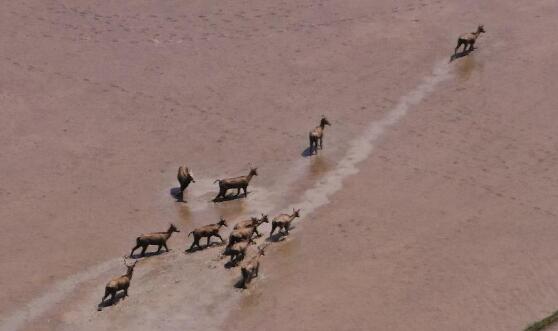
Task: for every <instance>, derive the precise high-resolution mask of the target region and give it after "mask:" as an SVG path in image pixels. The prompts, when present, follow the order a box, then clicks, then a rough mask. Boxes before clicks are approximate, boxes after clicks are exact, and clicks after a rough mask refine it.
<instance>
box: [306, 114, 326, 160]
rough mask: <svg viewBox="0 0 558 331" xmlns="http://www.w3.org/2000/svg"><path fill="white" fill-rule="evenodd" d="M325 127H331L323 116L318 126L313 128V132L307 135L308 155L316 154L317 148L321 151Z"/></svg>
mask: <svg viewBox="0 0 558 331" xmlns="http://www.w3.org/2000/svg"><path fill="white" fill-rule="evenodd" d="M326 125H329V126H331V123H330V122H329V121H328V120H327V118H326V117H325V116H322V119H321V120H320V125H318V126H317V127H315V128H314V130H312V131H310V133H309V134H308V138H309V140H310V154H314V151H316V154H318V146H319V148H320V149H323V148H324V146H323V140H324V130H325V127H326Z"/></svg>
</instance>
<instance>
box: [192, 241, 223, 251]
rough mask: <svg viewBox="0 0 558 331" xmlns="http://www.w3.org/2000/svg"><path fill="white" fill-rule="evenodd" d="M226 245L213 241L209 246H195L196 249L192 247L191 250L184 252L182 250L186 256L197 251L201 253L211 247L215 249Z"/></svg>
mask: <svg viewBox="0 0 558 331" xmlns="http://www.w3.org/2000/svg"><path fill="white" fill-rule="evenodd" d="M225 244H227V243H226V242H217V241H214V242H212V243H209V245H203V246H196V247H192V248H187V249H186V250H184V253H187V254H192V253H195V252H197V251H203V250H205V249H208V248H211V247H215V246H223V245H225Z"/></svg>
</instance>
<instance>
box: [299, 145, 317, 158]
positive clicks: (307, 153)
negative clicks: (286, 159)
mask: <svg viewBox="0 0 558 331" xmlns="http://www.w3.org/2000/svg"><path fill="white" fill-rule="evenodd" d="M312 155H314V149H313V148H312V147H306V149H305V150H303V151H302V153H300V156H302V157H310V156H312Z"/></svg>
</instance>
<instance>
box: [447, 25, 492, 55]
mask: <svg viewBox="0 0 558 331" xmlns="http://www.w3.org/2000/svg"><path fill="white" fill-rule="evenodd" d="M485 32H486V31H485V30H484V25H479V26H478V28H477V31H476V32H470V33H465V34H462V35H461V36H459V38H458V39H457V46H456V47H455V51H454V52H453V55H455V54H457V51H458V50H459V47H461V45H464V46H463V53H465V52H467V51H472V50H473V49H474V46H475V41H477V38H478V37H479V36H480V34H481V33H485ZM467 46H469V49H468V50H467Z"/></svg>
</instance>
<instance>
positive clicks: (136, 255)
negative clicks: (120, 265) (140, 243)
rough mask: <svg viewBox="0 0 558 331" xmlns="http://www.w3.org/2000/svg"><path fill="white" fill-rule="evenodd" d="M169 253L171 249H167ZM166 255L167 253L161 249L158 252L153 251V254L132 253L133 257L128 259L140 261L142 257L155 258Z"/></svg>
mask: <svg viewBox="0 0 558 331" xmlns="http://www.w3.org/2000/svg"><path fill="white" fill-rule="evenodd" d="M170 251H171V249H169V252H170ZM165 253H167V251H166V250H165V248H164V247H163V248H162V249H161V250H160V251H158V252H157V251H155V252H145V254H144V255H141V253H137V254H136V253H134V254H133V255H130V256H128V258H130V259H136V260H137V259H141V258H144V257H150V256H157V255H161V254H165Z"/></svg>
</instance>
